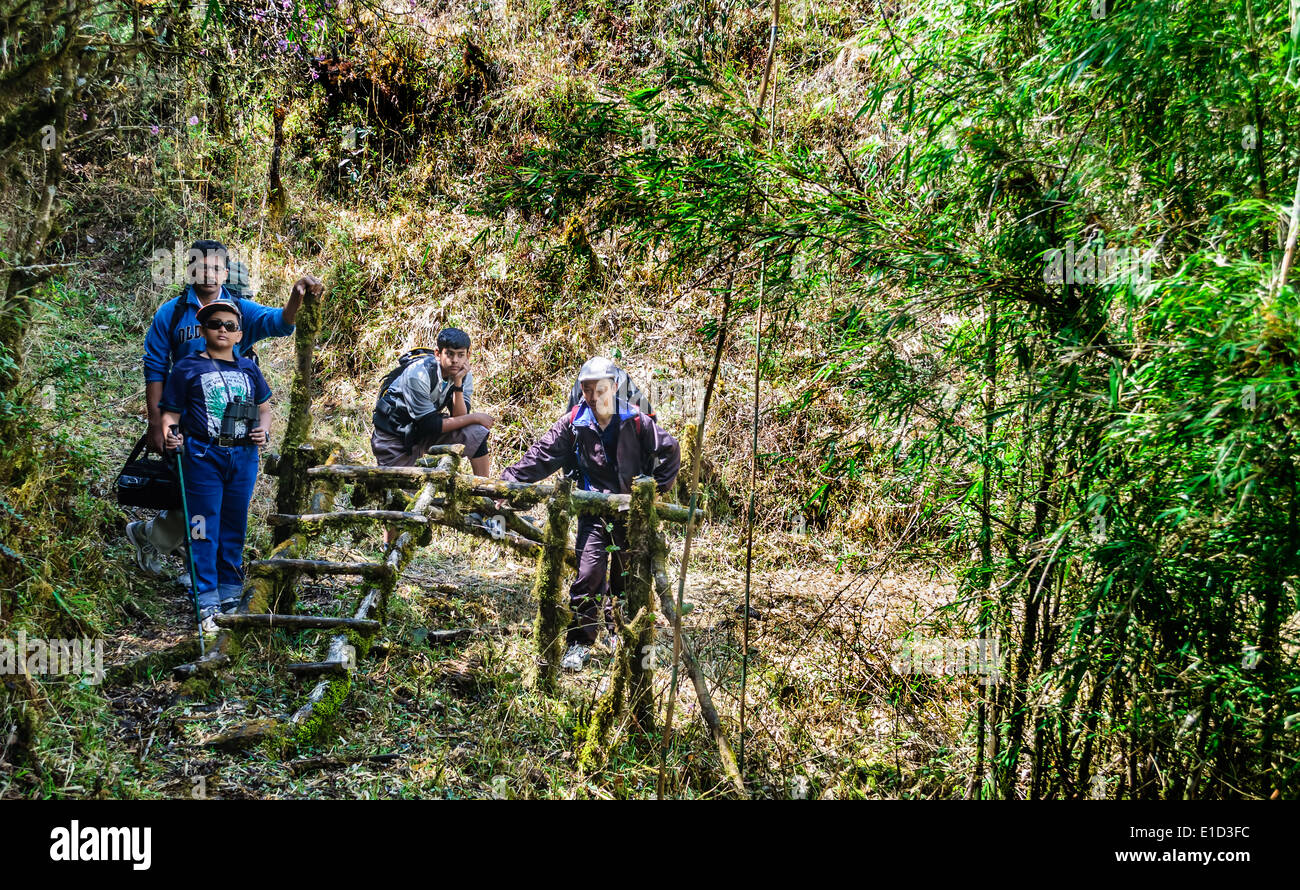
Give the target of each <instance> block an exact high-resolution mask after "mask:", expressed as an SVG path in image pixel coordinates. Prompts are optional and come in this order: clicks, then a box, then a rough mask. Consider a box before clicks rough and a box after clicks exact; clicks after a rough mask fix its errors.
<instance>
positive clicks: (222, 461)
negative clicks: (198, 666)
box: [182, 438, 258, 608]
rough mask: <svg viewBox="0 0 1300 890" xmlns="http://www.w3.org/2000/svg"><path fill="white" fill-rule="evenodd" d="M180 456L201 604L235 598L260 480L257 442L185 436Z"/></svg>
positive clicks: (241, 580) (241, 581)
mask: <svg viewBox="0 0 1300 890" xmlns="http://www.w3.org/2000/svg"><path fill="white" fill-rule="evenodd" d="M182 461H183V466H184V469H185V498H186V501H187V503H188V506H189V508H190V534H191V539H190V547H191V548H192V549H193V551H194V573H195V574H194V589H195V591H197V593H198V599H199V607H200V608H209V607H213V606H217V605H218V604H219V603H221V602H228V601H231V600H237V599H239V598H240V596H241V595H242V594H243V592H244V568H243V565H244V538H245V537H246V536H247V534H248V504H249V501H251V500H252V498H253V486H254V485H255V484H256V483H257V470H258V453H257V446H256V445H234V446H230V447H225V446H222V445H215V444H213V443H211V442H200V441H199V440H197V439H194V438H187V439H186V441H185V456H184V457H183V458H182ZM200 517H202V519H201V520H200ZM185 568H187V569H188V568H189V566H186V567H185Z"/></svg>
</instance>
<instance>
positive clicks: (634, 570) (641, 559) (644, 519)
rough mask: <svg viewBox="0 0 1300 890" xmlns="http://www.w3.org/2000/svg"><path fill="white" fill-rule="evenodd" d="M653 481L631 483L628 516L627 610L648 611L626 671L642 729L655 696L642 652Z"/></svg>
mask: <svg viewBox="0 0 1300 890" xmlns="http://www.w3.org/2000/svg"><path fill="white" fill-rule="evenodd" d="M654 499H655V481H654V479H652V478H650V477H649V476H642V477H639V478H638V479H637V480H636V481H635V482H634V483H633V490H632V509H631V510H630V511H629V514H628V520H627V540H628V550H629V553H628V556H629V560H628V565H627V572H628V578H627V582H626V585H625V586H626V592H627V610H628V612H629V613H631V614H633V615H639V614H640V613H641V612H643V611H644V612H648V613H649V614H650V621H649V623H648V624H645V625H644V626H643V627H642V629H641V631H640V633H639V634H638V635H637V636H636V638H635V639H634V640H629V641H628V642H631V643H632V644H633V648H632V652H633V654H634V656H635V657H633V658H632V659H631V669H630V672H629V674H628V705H629V708H630V710H631V712H632V716H633V718H634V719H635V720H636V722H637V725H638V726H639V727H640V728H641V731H642V732H647V733H649V732H653V731H654V725H655V712H654V697H653V695H652V692H651V685H652V682H653V679H654V676H653V669H652V668H651V667H650V663H651V662H650V660H649V659H645V658H642V657H641V656H643V655H645V654H647V653H649V652H651V651H653V648H654V642H655V639H654V608H655V606H654V577H653V575H654V566H653V559H654V551H655V546H656V542H657V541H658V536H659V530H658V528H657V526H656V525H655V509H654Z"/></svg>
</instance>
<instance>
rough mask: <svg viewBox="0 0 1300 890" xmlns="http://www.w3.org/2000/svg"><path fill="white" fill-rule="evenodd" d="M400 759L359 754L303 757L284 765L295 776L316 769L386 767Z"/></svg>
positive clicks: (389, 755) (391, 756)
mask: <svg viewBox="0 0 1300 890" xmlns="http://www.w3.org/2000/svg"><path fill="white" fill-rule="evenodd" d="M401 759H402V755H401V754H360V755H356V756H354V757H305V758H303V759H302V760H293V761H290V762H289V763H287V764H285V765H286V766H287V767H289V769H290V771H291V772H293V774H294V775H295V776H300V775H302V774H303V773H308V772H311V771H312V770H318V769H342V768H343V767H347V766H352V765H353V764H357V763H365V764H371V765H375V766H381V767H383V766H388V765H389V764H391V763H396V762H397V761H399V760H401Z"/></svg>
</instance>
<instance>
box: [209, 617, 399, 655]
mask: <svg viewBox="0 0 1300 890" xmlns="http://www.w3.org/2000/svg"><path fill="white" fill-rule="evenodd" d="M213 620H214V621H216V622H217V627H231V628H239V629H242V630H248V629H253V628H271V629H282V630H291V631H296V630H337V629H339V628H348V629H350V630H355V631H356V632H357V633H360V634H365V635H367V636H369V635H371V634H374V633H375V632H377V631H378V630H379V628H380V627H381V625H380V623H379V622H378V621H371V620H369V619H361V618H332V617H330V616H328V615H270V614H261V615H240V614H227V615H217V616H215V617H214V619H213ZM329 660H330V659H326V661H329Z"/></svg>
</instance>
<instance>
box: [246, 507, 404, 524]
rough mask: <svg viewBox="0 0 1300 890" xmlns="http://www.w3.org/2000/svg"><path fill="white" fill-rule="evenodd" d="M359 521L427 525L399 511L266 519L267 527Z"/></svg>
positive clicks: (271, 516) (284, 514)
mask: <svg viewBox="0 0 1300 890" xmlns="http://www.w3.org/2000/svg"><path fill="white" fill-rule="evenodd" d="M360 521H371V522H392V523H403V522H409V523H414V524H415V525H428V524H429V518H428V517H427V516H421V515H420V514H419V513H405V512H403V511H401V510H338V511H335V512H333V513H272V514H271V515H270V516H268V517H267V519H266V522H267V524H268V525H308V524H319V525H324V526H348V525H354V524H356V523H357V522H360Z"/></svg>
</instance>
